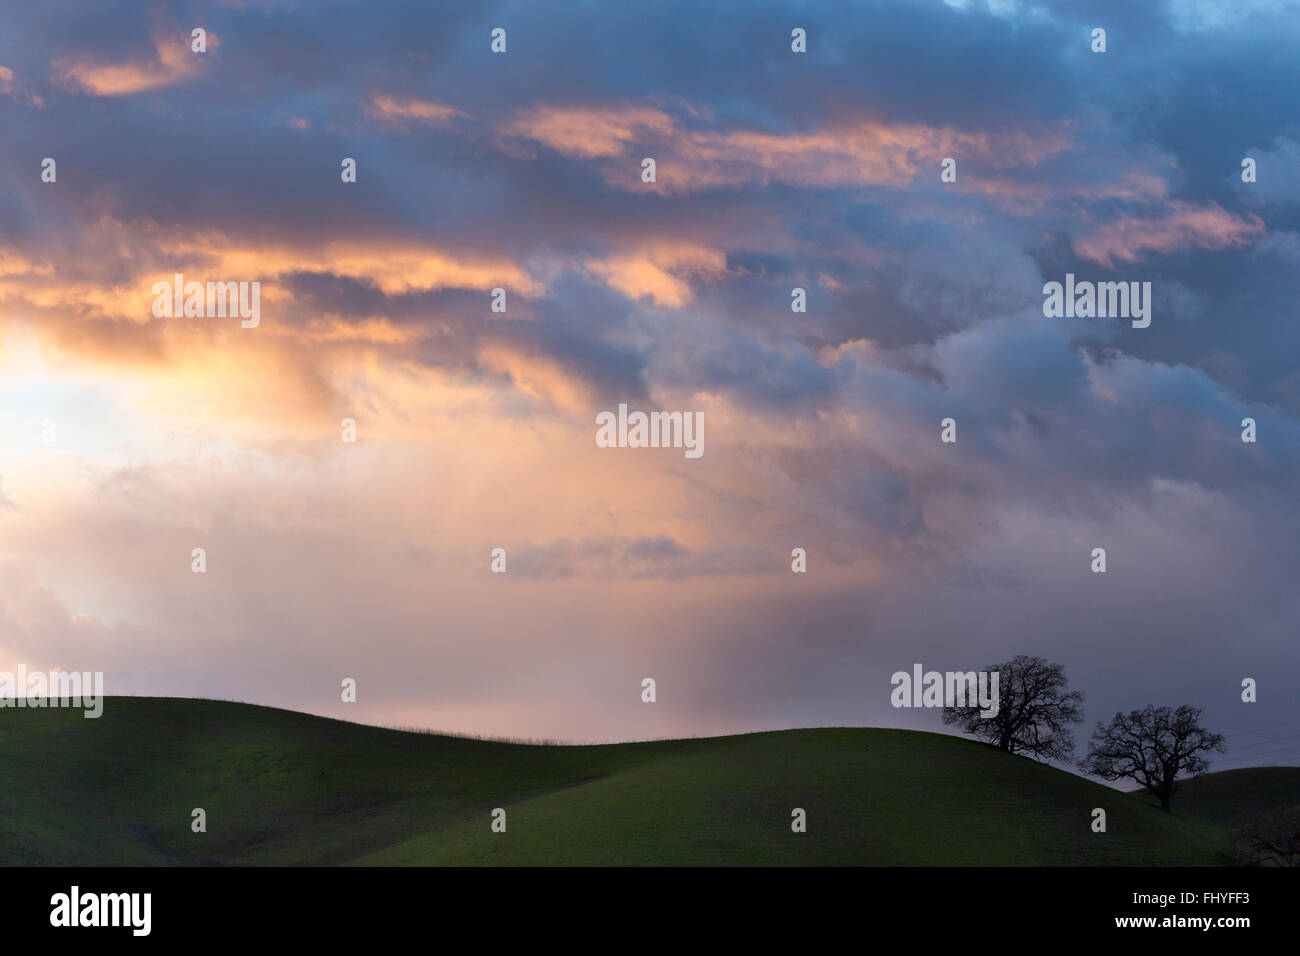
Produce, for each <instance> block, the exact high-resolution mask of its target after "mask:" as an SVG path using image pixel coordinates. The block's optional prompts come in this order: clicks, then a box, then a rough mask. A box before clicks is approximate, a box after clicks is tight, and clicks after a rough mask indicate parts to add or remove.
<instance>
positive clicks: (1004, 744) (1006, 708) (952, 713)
mask: <svg viewBox="0 0 1300 956" xmlns="http://www.w3.org/2000/svg"><path fill="white" fill-rule="evenodd" d="M986 670H988V671H990V672H993V671H997V673H998V712H997V716H995V717H988V718H986V717H983V716H981V715H982V713H983V711H981V710H980V709H979V708H978V707H945V708H944V711H943V722H944V723H945V724H956V725H957V726H959V727H960V728H961V729H962V730H963V731H965V732H966V733H968V734H973V735H974V736H976V737H978V738H979V739H981V740H984V741H986V742H988V743H990V744H992V745H993V746H995V747H997V748H998V749H999V750H1005V751H1007V752H1008V753H1013V754H1026V755H1028V756H1031V757H1035V758H1037V759H1039V760H1069V759H1070V758H1071V757H1072V756H1073V755H1074V729H1073V725H1074V724H1077V723H1079V722H1080V721H1081V720H1083V706H1082V705H1083V691H1079V690H1067V687H1068V685H1069V681H1068V680H1067V679H1066V677H1065V668H1064V667H1062V666H1061V665H1060V664H1052V663H1049V662H1048V661H1045V660H1044V659H1043V658H1041V657H1030V656H1027V655H1025V654H1019V655H1017V656H1016V657H1015V658H1014V659H1013V660H1011V661H1009V662H1007V663H1005V664H991V665H989V667H988V668H986Z"/></svg>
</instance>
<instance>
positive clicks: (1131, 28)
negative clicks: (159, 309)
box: [0, 0, 1300, 766]
mask: <svg viewBox="0 0 1300 956" xmlns="http://www.w3.org/2000/svg"><path fill="white" fill-rule="evenodd" d="M196 26H201V27H204V28H205V29H206V30H207V31H208V47H209V49H208V52H207V53H206V54H195V53H191V52H190V48H189V47H190V30H191V29H192V28H194V27H196ZM498 26H499V27H503V28H505V29H506V30H507V43H508V52H507V53H505V54H504V55H494V54H492V53H491V52H490V50H489V42H490V37H489V34H490V32H491V30H492V29H493V28H494V27H498ZM1098 26H1100V27H1104V28H1105V29H1106V30H1107V39H1108V48H1109V49H1108V52H1106V53H1105V54H1095V53H1093V52H1091V50H1090V32H1091V30H1092V28H1093V27H1098ZM794 27H803V28H805V29H806V30H807V35H808V52H807V53H806V54H802V55H800V54H795V53H792V52H791V50H790V31H791V29H792V28H794ZM1298 60H1300V7H1298V6H1297V4H1296V3H1294V2H1290V0H1273V2H1240V3H1233V4H1227V3H1214V2H1210V0H1204V2H1195V0H1152V2H1149V3H1147V2H1144V3H1134V2H1132V0H1099V2H1092V3H1087V4H1084V3H1078V4H1056V3H1050V2H1048V3H1032V2H1028V0H1024V2H1020V0H969V2H966V3H959V2H954V0H950V2H946V3H945V2H941V0H914V2H907V3H902V2H900V3H857V2H854V3H842V4H841V3H816V4H794V3H787V4H776V3H768V2H763V0H744V2H734V3H732V2H727V3H723V2H719V3H710V4H700V3H697V2H680V3H678V2H662V0H657V2H653V3H650V2H635V3H633V2H629V3H618V4H614V3H610V4H586V3H583V4H577V3H567V2H566V3H559V2H540V3H539V2H531V0H530V2H518V3H485V4H475V3H447V4H438V3H429V2H425V0H421V2H411V3H400V4H399V3H391V4H383V5H373V4H363V3H353V4H344V3H330V2H315V0H314V2H306V0H304V2H301V3H278V2H257V0H248V2H230V3H199V2H194V3H189V2H176V3H170V4H168V3H106V2H105V3H99V2H97V3H84V4H74V3H67V2H61V0H48V2H45V3H42V4H39V5H37V4H7V5H5V7H4V9H3V11H2V12H0V666H3V667H7V668H8V669H13V668H14V667H16V665H17V663H18V662H22V663H25V664H26V665H27V666H28V667H29V668H39V669H50V668H54V667H62V668H65V669H76V670H103V671H104V672H105V674H106V682H107V685H108V689H109V691H110V692H111V693H134V694H167V695H199V696H214V697H224V698H235V699H240V700H249V701H255V702H258V703H265V704H276V705H280V706H284V707H290V708H294V709H300V710H308V711H312V712H316V713H323V714H331V715H336V716H345V717H351V718H352V719H357V720H364V721H374V722H384V723H404V724H419V725H424V726H434V727H438V728H443V729H450V730H461V731H474V732H480V733H509V734H525V735H548V736H554V737H562V738H566V739H575V740H596V739H601V740H605V739H617V738H628V737H649V736H663V735H684V734H711V733H719V732H728V731H739V730H752V729H762V728H771V727H787V726H804V725H820V724H853V725H860V724H878V725H892V726H909V727H918V728H930V729H938V728H939V727H940V724H939V720H938V716H937V714H935V713H934V712H927V711H904V710H894V709H893V708H892V707H891V706H890V703H889V691H890V686H889V675H890V674H891V673H893V672H894V671H896V670H899V669H910V668H911V665H912V664H913V662H921V663H923V664H924V665H925V666H926V667H927V668H934V669H939V670H966V669H971V668H979V667H982V666H984V665H988V664H991V663H994V662H996V661H999V660H1004V659H1006V658H1008V657H1010V656H1012V655H1015V654H1017V653H1029V654H1039V655H1042V656H1044V657H1048V658H1050V659H1052V660H1055V661H1059V662H1061V663H1063V664H1064V665H1065V666H1066V669H1067V673H1068V674H1069V676H1070V678H1071V681H1072V686H1074V687H1077V688H1080V689H1082V690H1084V691H1086V693H1087V695H1088V700H1087V711H1088V722H1087V724H1086V726H1085V728H1084V730H1083V733H1082V734H1081V736H1083V737H1086V733H1087V730H1088V729H1090V728H1091V725H1092V724H1093V723H1094V722H1095V721H1096V720H1098V719H1103V718H1108V717H1109V716H1110V715H1111V714H1113V713H1114V712H1115V711H1116V710H1117V709H1124V710H1128V709H1131V708H1135V707H1140V706H1143V705H1145V704H1148V703H1157V704H1162V703H1168V704H1181V703H1189V704H1194V705H1197V706H1202V707H1204V708H1205V710H1206V715H1207V718H1208V719H1209V721H1210V723H1211V726H1212V727H1214V728H1215V729H1219V730H1222V731H1224V732H1229V733H1232V734H1233V735H1234V736H1233V737H1231V738H1230V741H1229V743H1230V744H1231V745H1233V752H1230V753H1229V755H1227V756H1226V757H1224V758H1221V759H1220V766H1231V765H1233V764H1234V761H1238V762H1264V763H1268V762H1295V760H1296V754H1297V753H1300V746H1298V744H1300V717H1297V716H1296V715H1295V710H1294V706H1293V705H1294V701H1295V699H1296V683H1297V681H1300V632H1298V630H1297V620H1300V586H1297V585H1298V584H1300V581H1297V572H1298V571H1300V490H1298V488H1297V475H1298V474H1300V322H1298V316H1297V311H1296V309H1297V295H1296V293H1297V290H1298V289H1300V280H1298V279H1297V270H1298V268H1300V114H1298V113H1297V112H1296V109H1295V89H1296V87H1295V67H1296V63H1297V61H1298ZM647 156H650V157H654V158H655V159H656V161H657V165H658V181H657V182H655V183H653V184H646V183H643V182H642V181H641V175H640V173H641V160H642V158H643V157H647ZM1247 156H1249V157H1253V158H1254V159H1255V160H1256V162H1257V167H1258V181H1257V182H1255V183H1253V184H1246V183H1243V182H1242V181H1241V176H1240V170H1241V160H1242V158H1243V157H1247ZM45 157H52V158H54V159H55V160H56V161H57V177H58V178H57V182H55V183H43V182H42V181H41V176H40V173H41V162H42V160H43V159H44V158H45ZM344 157H353V158H355V159H356V161H357V166H358V177H357V182H356V183H355V184H345V183H343V182H341V180H340V163H341V161H342V159H343V158H344ZM944 157H953V158H955V159H956V160H957V164H958V181H957V182H956V183H951V184H945V183H941V182H940V177H939V164H940V162H941V160H942V159H943V158H944ZM176 272H181V273H184V274H185V276H186V277H187V278H190V279H200V280H209V279H211V280H221V281H231V280H233V281H241V280H242V281H253V280H257V281H260V282H261V283H262V318H261V324H260V326H259V327H257V328H256V329H243V328H241V327H240V324H239V321H238V320H237V319H234V320H231V319H221V318H155V317H154V316H153V315H152V313H151V309H150V306H151V302H152V298H153V296H152V292H151V290H152V286H153V283H154V282H156V281H158V280H162V279H168V278H170V277H171V275H172V274H173V273H176ZM1067 272H1073V273H1075V274H1076V275H1077V276H1078V277H1079V278H1080V279H1091V280H1096V281H1106V280H1123V281H1147V282H1150V283H1152V287H1153V290H1154V306H1153V311H1152V321H1151V325H1150V327H1149V328H1146V329H1133V328H1131V327H1130V325H1129V323H1128V322H1125V321H1118V320H1103V319H1064V318H1062V319H1048V318H1044V316H1043V314H1042V304H1043V293H1042V287H1043V284H1044V282H1048V281H1054V280H1055V281H1060V280H1063V279H1064V276H1065V274H1066V273H1067ZM498 286H499V287H503V288H505V289H506V290H507V292H508V311H507V312H506V313H505V314H504V315H501V314H493V313H492V312H491V310H490V290H491V289H493V288H494V287H498ZM796 286H799V287H803V288H805V289H807V292H808V309H807V312H806V313H802V314H799V313H794V312H792V311H791V309H790V295H791V289H792V288H794V287H796ZM620 402H626V403H628V404H629V405H630V406H631V407H633V408H641V409H669V410H691V411H701V412H703V413H704V416H705V436H704V437H705V453H704V455H703V457H701V458H699V459H695V460H690V459H686V458H685V457H684V456H683V454H682V453H681V451H680V450H672V449H608V448H599V447H597V445H596V443H595V440H594V436H595V416H596V414H597V412H599V411H601V410H604V409H614V408H616V407H617V406H618V404H619V403H620ZM1247 416H1250V417H1253V418H1254V419H1256V421H1257V422H1258V435H1259V441H1258V442H1257V443H1256V444H1244V443H1243V442H1242V441H1241V440H1240V432H1241V425H1240V423H1241V420H1242V419H1243V418H1244V417H1247ZM349 417H350V418H354V419H355V420H356V422H357V435H358V440H357V442H356V443H355V444H347V443H344V442H343V441H341V440H340V435H341V430H340V422H341V421H342V420H343V419H344V418H349ZM947 417H952V418H954V419H955V420H956V421H957V433H958V441H957V443H956V444H943V443H941V442H940V440H939V437H940V435H939V433H940V421H941V420H942V419H944V418H947ZM47 420H48V421H49V422H52V423H53V424H54V427H55V440H54V441H43V440H42V438H43V425H44V424H45V423H46V422H47ZM196 547H202V548H204V549H206V552H207V567H208V570H207V573H206V574H194V573H192V572H191V570H190V564H191V557H190V554H191V551H192V549H194V548H196ZM496 547H501V548H505V549H506V551H507V555H508V568H509V570H508V572H507V573H506V574H504V575H502V574H493V573H491V572H490V568H489V561H490V558H489V554H490V551H491V549H493V548H496ZM795 547H802V548H805V549H806V550H807V553H808V573H807V574H802V575H799V574H793V573H792V572H791V570H790V553H791V550H792V549H793V548H795ZM1095 547H1104V548H1106V550H1107V554H1108V567H1109V570H1108V571H1107V573H1106V574H1104V575H1103V574H1093V573H1091V571H1090V567H1089V566H1090V562H1091V557H1090V554H1091V551H1092V549H1093V548H1095ZM647 676H649V677H654V678H655V679H656V680H657V682H658V702H657V703H655V704H654V705H653V706H652V705H647V704H643V703H642V702H641V700H640V689H641V680H642V678H643V677H647ZM345 677H353V678H355V679H356V680H357V682H358V689H359V701H358V702H357V703H356V704H354V705H344V704H342V703H341V702H340V701H339V684H340V681H341V680H342V679H343V678H345ZM1244 677H1253V678H1255V679H1257V680H1258V682H1259V696H1260V701H1259V703H1257V704H1253V705H1248V704H1243V703H1241V702H1240V685H1241V680H1242V678H1244ZM1274 740H1276V742H1274ZM1252 756H1254V757H1255V759H1253V760H1251V759H1250V758H1251V757H1252Z"/></svg>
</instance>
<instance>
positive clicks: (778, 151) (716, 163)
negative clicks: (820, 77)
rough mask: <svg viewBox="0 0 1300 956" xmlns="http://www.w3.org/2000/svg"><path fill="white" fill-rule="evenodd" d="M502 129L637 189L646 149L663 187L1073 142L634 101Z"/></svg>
mask: <svg viewBox="0 0 1300 956" xmlns="http://www.w3.org/2000/svg"><path fill="white" fill-rule="evenodd" d="M502 132H503V133H505V134H506V135H508V136H514V137H521V138H524V139H529V140H533V141H534V142H537V143H540V144H542V145H544V146H547V147H549V148H551V149H554V150H555V151H556V152H559V153H561V154H563V155H566V156H570V157H573V158H576V159H583V160H602V161H604V166H603V171H604V174H605V178H606V181H607V182H608V183H609V184H610V185H612V186H615V187H619V188H626V189H634V188H640V187H641V186H642V185H643V184H642V183H641V180H640V176H639V159H640V158H641V157H644V156H653V157H654V158H655V161H656V165H657V182H656V183H655V184H653V186H652V187H651V188H652V189H653V190H654V191H657V192H660V193H665V194H670V193H681V192H692V191H696V190H700V189H707V188H713V187H728V186H741V185H747V184H759V185H766V184H769V183H772V182H782V183H786V184H789V185H794V186H816V187H836V186H855V185H872V186H904V185H906V184H908V183H909V182H911V181H912V180H913V179H914V178H916V177H917V176H918V175H919V174H920V172H921V170H922V168H923V167H924V168H927V169H928V168H931V167H934V166H936V165H937V163H938V162H939V161H940V160H941V159H943V158H944V157H946V156H959V155H978V156H981V157H984V158H985V159H986V160H987V161H988V162H989V163H990V164H992V165H995V166H996V165H1034V164H1036V163H1038V162H1041V161H1042V160H1043V159H1045V158H1046V157H1048V156H1051V155H1054V154H1056V153H1058V152H1061V151H1063V150H1065V149H1067V148H1068V146H1069V143H1070V138H1069V135H1068V130H1066V129H1065V128H1064V127H1062V128H1061V129H1058V130H1053V131H1051V132H1049V133H1042V134H1035V135H1030V134H1029V133H1026V132H1024V131H1014V132H1011V133H1007V134H997V135H995V134H990V133H984V132H968V131H964V130H959V129H956V128H954V127H951V126H942V127H934V126H926V125H922V124H915V123H887V122H881V121H878V120H874V119H859V120H855V121H851V122H845V123H840V124H836V125H832V126H827V127H824V128H822V129H818V130H814V131H811V132H796V133H772V132H767V131H764V130H714V129H690V128H687V127H686V126H685V125H683V124H682V123H681V122H679V121H678V120H677V119H676V118H675V117H673V116H672V115H670V114H669V113H667V112H665V111H663V110H661V109H658V108H656V107H649V106H635V105H629V106H622V107H595V108H586V107H574V106H541V107H535V108H533V109H529V110H526V111H524V112H522V113H520V114H518V115H517V116H516V117H515V118H514V119H513V120H512V121H511V122H510V123H508V124H507V125H505V126H504V127H503V128H502ZM612 160H618V162H617V164H614V163H612V162H610V161H612Z"/></svg>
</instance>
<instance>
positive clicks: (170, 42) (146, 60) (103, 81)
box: [52, 30, 221, 96]
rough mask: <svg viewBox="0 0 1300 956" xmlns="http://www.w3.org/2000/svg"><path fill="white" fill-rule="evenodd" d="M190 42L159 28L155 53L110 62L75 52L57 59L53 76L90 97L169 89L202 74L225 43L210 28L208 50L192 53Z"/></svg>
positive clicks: (184, 35) (179, 33) (186, 36)
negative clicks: (212, 56) (205, 65)
mask: <svg viewBox="0 0 1300 956" xmlns="http://www.w3.org/2000/svg"><path fill="white" fill-rule="evenodd" d="M190 44H191V38H190V35H189V34H188V33H186V32H184V31H179V30H178V31H158V32H156V33H155V34H154V37H153V46H154V49H153V55H152V56H147V57H141V58H139V59H135V60H128V61H126V62H119V63H107V62H105V61H103V60H101V59H100V58H99V57H97V56H94V55H92V54H87V53H77V54H72V55H69V56H64V57H61V58H59V59H57V60H55V61H54V63H53V64H52V66H53V79H54V82H55V83H57V84H58V85H59V86H61V87H63V88H64V89H66V90H69V91H71V92H77V93H85V94H87V95H89V96H129V95H131V94H133V93H144V92H148V91H150V90H160V89H166V88H167V87H171V86H175V85H177V84H180V83H184V82H187V81H189V80H193V79H195V78H197V77H198V76H200V75H202V73H203V72H204V62H205V57H208V56H211V55H212V54H213V53H214V52H215V51H216V50H217V49H218V48H219V47H220V46H221V39H220V38H219V37H218V36H217V35H216V34H215V33H212V32H211V31H209V32H208V35H207V48H208V52H207V53H194V52H192V50H191V48H190Z"/></svg>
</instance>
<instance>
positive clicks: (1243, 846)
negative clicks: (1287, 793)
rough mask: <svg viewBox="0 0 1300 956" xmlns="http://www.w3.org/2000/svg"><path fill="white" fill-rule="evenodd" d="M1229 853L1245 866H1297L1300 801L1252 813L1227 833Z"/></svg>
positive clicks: (1299, 858) (1299, 856) (1299, 836)
mask: <svg viewBox="0 0 1300 956" xmlns="http://www.w3.org/2000/svg"><path fill="white" fill-rule="evenodd" d="M1228 853H1229V854H1230V855H1231V856H1232V858H1233V859H1234V860H1236V861H1237V862H1238V863H1244V864H1247V865H1248V866H1257V865H1259V864H1263V863H1272V864H1273V865H1274V866H1300V805H1298V806H1293V807H1278V808H1277V809H1276V810H1264V811H1262V812H1260V813H1256V814H1254V815H1252V816H1251V817H1249V818H1248V819H1247V820H1245V821H1244V822H1243V823H1242V824H1241V825H1240V826H1238V827H1234V828H1233V829H1232V830H1231V831H1230V832H1229V833H1228Z"/></svg>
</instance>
